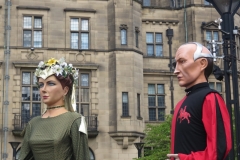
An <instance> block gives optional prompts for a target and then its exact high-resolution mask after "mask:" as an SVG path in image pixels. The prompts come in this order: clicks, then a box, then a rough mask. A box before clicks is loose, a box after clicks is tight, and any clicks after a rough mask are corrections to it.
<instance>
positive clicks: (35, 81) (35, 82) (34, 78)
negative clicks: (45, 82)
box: [32, 74, 37, 85]
mask: <svg viewBox="0 0 240 160" xmlns="http://www.w3.org/2000/svg"><path fill="white" fill-rule="evenodd" d="M32 78H33V79H32V81H33V85H37V77H36V76H35V75H34V74H33V77H32Z"/></svg>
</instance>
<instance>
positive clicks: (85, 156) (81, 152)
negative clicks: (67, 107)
mask: <svg viewBox="0 0 240 160" xmlns="http://www.w3.org/2000/svg"><path fill="white" fill-rule="evenodd" d="M80 123H81V118H78V119H76V120H75V121H74V122H73V124H72V126H71V138H72V145H73V154H74V159H75V160H89V159H90V157H89V156H90V155H89V148H88V136H87V135H86V134H84V133H82V132H79V126H80Z"/></svg>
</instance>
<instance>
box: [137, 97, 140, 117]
mask: <svg viewBox="0 0 240 160" xmlns="http://www.w3.org/2000/svg"><path fill="white" fill-rule="evenodd" d="M137 117H138V118H140V117H141V103H140V94H137Z"/></svg>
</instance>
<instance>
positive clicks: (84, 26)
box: [82, 20, 88, 31]
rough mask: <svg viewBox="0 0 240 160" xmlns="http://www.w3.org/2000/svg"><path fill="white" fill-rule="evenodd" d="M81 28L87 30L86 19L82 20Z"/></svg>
mask: <svg viewBox="0 0 240 160" xmlns="http://www.w3.org/2000/svg"><path fill="white" fill-rule="evenodd" d="M82 30H83V31H88V20H82Z"/></svg>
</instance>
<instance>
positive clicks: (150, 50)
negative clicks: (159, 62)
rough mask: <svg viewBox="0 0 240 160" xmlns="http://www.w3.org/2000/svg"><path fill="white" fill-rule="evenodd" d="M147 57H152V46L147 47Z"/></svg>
mask: <svg viewBox="0 0 240 160" xmlns="http://www.w3.org/2000/svg"><path fill="white" fill-rule="evenodd" d="M147 55H148V56H153V55H154V54H153V45H151V44H148V45H147Z"/></svg>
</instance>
